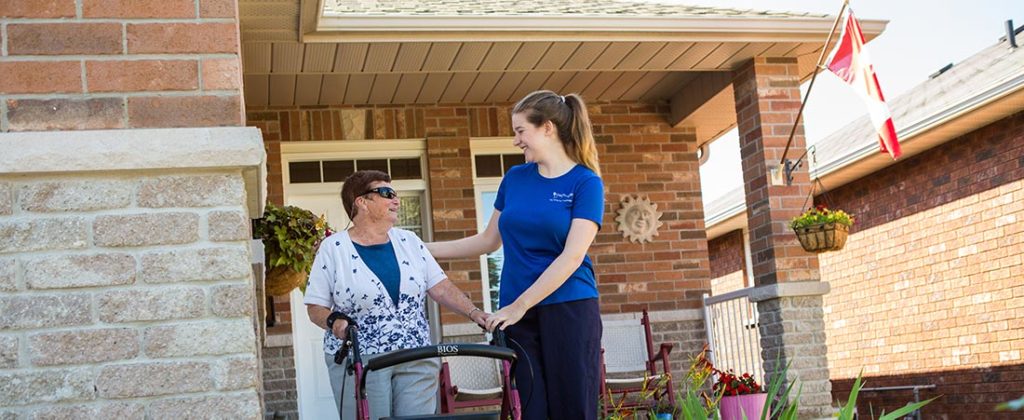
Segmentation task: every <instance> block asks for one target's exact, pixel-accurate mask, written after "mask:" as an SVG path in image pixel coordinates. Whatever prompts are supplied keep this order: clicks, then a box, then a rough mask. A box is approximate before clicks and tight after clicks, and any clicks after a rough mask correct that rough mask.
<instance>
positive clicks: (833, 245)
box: [789, 204, 853, 253]
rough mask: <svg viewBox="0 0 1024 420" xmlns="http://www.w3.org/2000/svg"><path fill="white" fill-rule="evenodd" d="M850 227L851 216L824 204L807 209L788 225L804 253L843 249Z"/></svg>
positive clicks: (851, 222)
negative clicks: (794, 233)
mask: <svg viewBox="0 0 1024 420" xmlns="http://www.w3.org/2000/svg"><path fill="white" fill-rule="evenodd" d="M851 225H853V216H851V215H849V214H848V213H846V212H844V211H842V210H831V209H829V208H828V207H827V206H825V205H824V204H818V205H817V206H815V207H812V208H810V209H808V210H807V211H805V212H804V213H803V214H801V215H800V216H797V217H795V218H793V220H792V221H791V222H790V223H789V227H790V228H792V229H793V231H794V232H796V237H797V239H799V240H800V246H801V247H803V249H804V251H807V252H814V253H821V252H828V251H838V250H840V249H843V247H844V246H846V238H847V236H848V235H849V234H850V226H851Z"/></svg>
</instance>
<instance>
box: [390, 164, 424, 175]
mask: <svg viewBox="0 0 1024 420" xmlns="http://www.w3.org/2000/svg"><path fill="white" fill-rule="evenodd" d="M422 177H423V175H422V173H421V172H420V160H419V159H391V179H420V178H422Z"/></svg>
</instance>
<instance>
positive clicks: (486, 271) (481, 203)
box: [470, 138, 525, 312]
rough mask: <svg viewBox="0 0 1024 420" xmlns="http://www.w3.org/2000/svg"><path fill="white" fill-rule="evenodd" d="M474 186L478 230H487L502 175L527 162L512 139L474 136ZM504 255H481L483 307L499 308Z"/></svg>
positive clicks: (472, 145) (471, 142) (472, 143)
mask: <svg viewBox="0 0 1024 420" xmlns="http://www.w3.org/2000/svg"><path fill="white" fill-rule="evenodd" d="M470 149H471V150H472V153H473V189H474V191H475V196H476V209H477V212H476V214H477V231H478V232H483V231H484V230H485V229H487V223H488V222H489V221H490V220H491V216H492V215H493V214H494V199H495V197H496V196H497V195H498V186H499V185H501V178H502V177H503V176H504V175H505V173H506V172H508V170H509V168H511V167H513V166H515V165H519V164H522V163H524V162H525V158H524V157H523V151H522V150H520V149H519V148H518V147H515V146H513V145H512V139H511V138H487V139H472V140H471V141H470ZM504 257H505V254H504V252H503V251H502V249H501V248H498V250H497V251H494V252H492V253H490V254H487V255H483V256H481V257H480V272H481V275H480V281H481V286H482V287H483V289H482V290H484V302H483V303H484V310H485V311H488V312H493V311H496V310H498V289H499V288H500V286H501V266H502V263H503V262H504V259H505V258H504Z"/></svg>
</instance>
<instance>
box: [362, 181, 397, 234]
mask: <svg viewBox="0 0 1024 420" xmlns="http://www.w3.org/2000/svg"><path fill="white" fill-rule="evenodd" d="M381 187H387V188H393V187H392V186H391V183H389V182H384V181H374V182H372V183H370V188H368V189H367V190H373V189H374V188H381ZM356 205H358V206H360V209H359V212H358V213H357V214H356V218H357V219H362V220H367V221H369V222H370V223H387V224H389V225H392V226H393V225H394V224H395V222H397V221H398V208H399V206H400V205H401V203H400V202H399V199H398V196H397V195H395V197H394V198H390V199H389V198H385V197H383V196H381V195H380V194H378V193H376V192H370V193H366V194H363V195H361V196H359V197H358V198H356Z"/></svg>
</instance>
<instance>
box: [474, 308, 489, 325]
mask: <svg viewBox="0 0 1024 420" xmlns="http://www.w3.org/2000/svg"><path fill="white" fill-rule="evenodd" d="M490 317H491V314H489V313H487V312H484V311H482V310H480V309H478V308H473V310H472V311H471V312H470V314H469V319H470V320H472V321H473V322H475V323H476V325H479V326H480V328H485V327H486V326H487V319H488V318H490Z"/></svg>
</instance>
